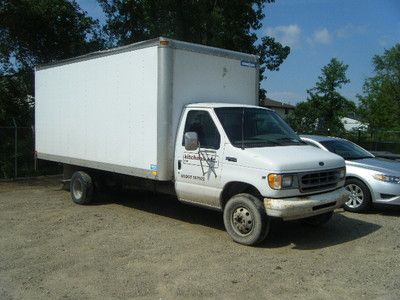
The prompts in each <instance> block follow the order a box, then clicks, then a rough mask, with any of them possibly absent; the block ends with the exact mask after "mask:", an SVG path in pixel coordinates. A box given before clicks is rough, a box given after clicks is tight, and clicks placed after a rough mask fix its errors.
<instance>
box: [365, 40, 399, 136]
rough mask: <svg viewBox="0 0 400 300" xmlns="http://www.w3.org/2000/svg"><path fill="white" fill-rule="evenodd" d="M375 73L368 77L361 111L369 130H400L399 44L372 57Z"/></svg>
mask: <svg viewBox="0 0 400 300" xmlns="http://www.w3.org/2000/svg"><path fill="white" fill-rule="evenodd" d="M373 64H374V67H375V73H376V74H375V76H373V77H370V78H368V79H366V80H365V83H364V86H363V95H359V100H360V103H361V104H360V112H361V116H362V118H363V121H364V122H366V123H368V124H369V128H370V130H375V129H385V130H388V129H390V130H396V129H397V130H400V44H397V45H395V46H393V47H392V48H391V49H389V50H385V52H384V53H383V55H381V56H379V55H375V56H374V58H373Z"/></svg>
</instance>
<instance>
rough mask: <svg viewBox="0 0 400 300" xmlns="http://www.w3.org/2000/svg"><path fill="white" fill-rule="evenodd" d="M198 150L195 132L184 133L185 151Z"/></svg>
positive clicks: (197, 139) (197, 138)
mask: <svg viewBox="0 0 400 300" xmlns="http://www.w3.org/2000/svg"><path fill="white" fill-rule="evenodd" d="M197 148H199V137H198V136H197V132H194V131H189V132H186V133H185V150H187V151H194V150H197Z"/></svg>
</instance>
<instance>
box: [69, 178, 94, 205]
mask: <svg viewBox="0 0 400 300" xmlns="http://www.w3.org/2000/svg"><path fill="white" fill-rule="evenodd" d="M70 193H71V198H72V201H74V202H75V203H76V204H82V205H83V204H89V203H90V202H92V200H93V181H92V178H91V177H90V176H89V175H88V174H87V173H85V172H82V171H78V172H75V173H74V174H73V175H72V178H71V183H70Z"/></svg>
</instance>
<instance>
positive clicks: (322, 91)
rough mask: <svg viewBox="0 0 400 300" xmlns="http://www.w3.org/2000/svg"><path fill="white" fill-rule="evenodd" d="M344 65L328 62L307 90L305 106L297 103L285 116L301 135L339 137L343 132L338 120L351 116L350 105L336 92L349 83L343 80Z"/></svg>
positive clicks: (349, 102)
mask: <svg viewBox="0 0 400 300" xmlns="http://www.w3.org/2000/svg"><path fill="white" fill-rule="evenodd" d="M347 69H348V65H345V64H344V63H343V62H341V61H339V60H337V59H336V58H332V59H331V61H330V62H329V64H328V65H326V66H324V67H323V68H322V70H321V71H322V74H321V75H320V76H318V81H317V83H316V84H315V87H313V88H312V89H309V90H307V93H308V98H307V101H306V102H302V103H299V104H298V105H297V106H296V109H295V110H294V112H293V113H292V114H291V115H290V116H289V119H288V121H289V123H290V124H291V125H292V126H293V128H295V130H297V131H299V132H302V133H320V134H340V133H342V132H343V131H344V127H343V124H342V122H341V120H340V118H341V117H344V116H346V115H347V114H348V113H349V112H354V111H355V109H356V107H355V104H354V102H352V101H349V100H347V99H346V98H345V97H343V96H342V95H341V94H340V93H339V91H338V90H340V89H341V88H342V87H343V85H345V84H347V83H349V82H350V80H349V79H348V78H347V76H346V71H347Z"/></svg>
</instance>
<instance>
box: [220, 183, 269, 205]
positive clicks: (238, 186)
mask: <svg viewBox="0 0 400 300" xmlns="http://www.w3.org/2000/svg"><path fill="white" fill-rule="evenodd" d="M242 193H246V194H250V195H253V196H254V197H257V198H261V197H262V196H261V193H260V191H259V190H258V189H257V188H256V187H255V186H253V185H251V184H248V183H245V182H240V181H234V182H229V183H228V184H226V185H225V186H224V189H223V191H222V193H221V197H220V204H221V208H222V209H223V208H224V207H225V204H226V203H227V202H228V200H229V199H231V198H232V197H233V196H235V195H237V194H242Z"/></svg>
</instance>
